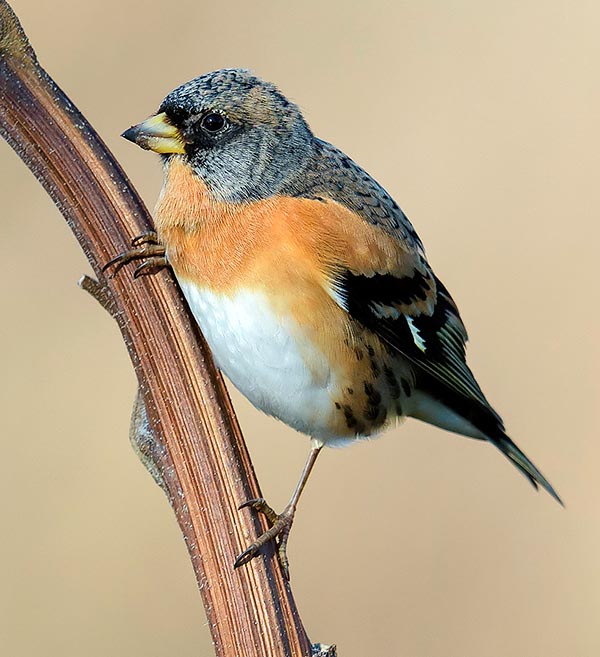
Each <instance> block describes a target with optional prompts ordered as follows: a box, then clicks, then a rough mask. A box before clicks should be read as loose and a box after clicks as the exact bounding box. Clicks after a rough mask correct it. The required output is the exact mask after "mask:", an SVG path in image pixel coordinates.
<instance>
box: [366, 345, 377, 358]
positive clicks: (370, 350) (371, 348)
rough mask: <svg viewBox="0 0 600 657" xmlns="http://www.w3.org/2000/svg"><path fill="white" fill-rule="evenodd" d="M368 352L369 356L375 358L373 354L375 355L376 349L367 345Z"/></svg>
mask: <svg viewBox="0 0 600 657" xmlns="http://www.w3.org/2000/svg"><path fill="white" fill-rule="evenodd" d="M367 353H368V354H369V356H371V358H373V356H374V355H375V349H373V347H372V346H371V345H369V346H368V347H367Z"/></svg>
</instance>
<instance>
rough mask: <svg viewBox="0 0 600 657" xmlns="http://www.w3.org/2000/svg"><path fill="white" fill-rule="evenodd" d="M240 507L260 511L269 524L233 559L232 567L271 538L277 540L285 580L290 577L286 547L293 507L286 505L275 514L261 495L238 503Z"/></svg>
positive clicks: (251, 556)
mask: <svg viewBox="0 0 600 657" xmlns="http://www.w3.org/2000/svg"><path fill="white" fill-rule="evenodd" d="M239 508H240V509H245V508H252V509H254V510H255V511H257V512H258V513H262V514H263V515H264V516H265V517H266V518H267V520H268V522H269V524H270V525H271V526H270V527H269V529H267V531H266V532H263V533H262V534H261V535H260V536H259V537H258V538H257V539H256V541H254V543H252V545H249V546H248V547H247V548H246V549H245V550H244V551H243V552H242V553H241V554H240V555H239V556H238V558H237V559H236V560H235V562H234V564H233V567H234V568H239V567H240V566H243V565H245V564H247V563H249V562H250V561H252V559H254V557H255V556H256V555H257V554H258V553H259V552H260V549H261V548H262V547H263V546H264V545H266V544H267V543H269V542H270V541H272V540H276V541H277V557H278V559H279V564H280V565H281V568H282V570H283V574H284V576H285V578H286V580H289V578H290V569H289V562H288V558H287V553H286V548H287V541H288V536H289V533H290V529H291V527H292V522H293V520H294V508H292V507H290V506H287V507H286V508H285V509H284V511H283V513H281V514H277V513H276V512H275V511H273V509H272V508H271V507H270V506H269V505H268V504H267V502H266V501H265V500H264V499H263V498H262V497H257V498H255V499H252V500H247V501H246V502H244V503H243V504H241V505H240V507H239Z"/></svg>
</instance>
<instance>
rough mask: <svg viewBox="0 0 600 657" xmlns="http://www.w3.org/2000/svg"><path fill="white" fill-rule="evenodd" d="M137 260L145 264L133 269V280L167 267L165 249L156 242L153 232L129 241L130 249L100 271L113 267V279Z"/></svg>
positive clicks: (110, 261)
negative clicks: (126, 266)
mask: <svg viewBox="0 0 600 657" xmlns="http://www.w3.org/2000/svg"><path fill="white" fill-rule="evenodd" d="M137 260H144V261H145V262H142V263H141V264H140V265H138V266H137V267H136V268H135V270H134V272H133V277H134V278H139V277H140V276H151V275H152V274H156V273H157V272H159V271H161V270H162V269H164V268H165V267H168V266H169V263H168V261H167V256H166V251H165V247H164V246H163V245H162V244H161V243H160V242H159V241H158V235H157V234H156V233H155V232H154V231H149V232H147V233H142V235H138V236H137V237H135V238H134V239H133V240H131V248H130V249H129V250H127V251H124V252H123V253H120V254H119V255H117V256H115V257H114V258H112V260H109V261H108V262H107V263H106V264H105V265H104V267H102V271H103V272H106V271H108V270H109V269H110V268H111V267H114V269H113V271H112V272H111V276H112V277H113V278H114V277H115V276H116V275H117V274H118V272H119V271H120V270H121V269H122V268H123V267H124V266H125V265H127V264H129V263H130V262H135V261H137Z"/></svg>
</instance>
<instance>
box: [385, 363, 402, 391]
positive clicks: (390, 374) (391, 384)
mask: <svg viewBox="0 0 600 657" xmlns="http://www.w3.org/2000/svg"><path fill="white" fill-rule="evenodd" d="M383 373H384V374H385V380H386V381H387V384H388V389H389V393H390V397H391V398H392V399H398V397H400V386H399V384H398V379H397V378H396V375H395V374H394V370H392V368H391V367H388V366H387V365H385V366H384V368H383Z"/></svg>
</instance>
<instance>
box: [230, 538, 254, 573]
mask: <svg viewBox="0 0 600 657" xmlns="http://www.w3.org/2000/svg"><path fill="white" fill-rule="evenodd" d="M259 549H260V546H258V545H257V544H256V543H252V545H250V546H248V547H247V548H246V549H245V550H244V551H243V552H242V553H241V554H240V555H239V556H238V558H237V559H236V560H235V561H234V562H233V567H234V568H236V569H237V568H239V567H240V566H245V565H246V564H247V563H250V561H252V559H254V557H255V556H256V555H257V554H258V550H259Z"/></svg>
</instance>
